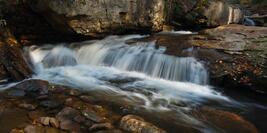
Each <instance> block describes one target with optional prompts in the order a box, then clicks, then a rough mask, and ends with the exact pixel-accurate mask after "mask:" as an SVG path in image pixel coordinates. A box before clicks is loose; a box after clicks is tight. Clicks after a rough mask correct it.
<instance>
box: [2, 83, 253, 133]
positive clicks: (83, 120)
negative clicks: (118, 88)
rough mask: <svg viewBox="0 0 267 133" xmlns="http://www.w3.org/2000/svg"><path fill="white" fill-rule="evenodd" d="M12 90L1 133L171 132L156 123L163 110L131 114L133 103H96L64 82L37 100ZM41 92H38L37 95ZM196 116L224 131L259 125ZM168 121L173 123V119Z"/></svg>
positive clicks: (232, 117)
mask: <svg viewBox="0 0 267 133" xmlns="http://www.w3.org/2000/svg"><path fill="white" fill-rule="evenodd" d="M30 82H35V81H30ZM11 90H12V88H11ZM59 90H60V91H59ZM59 92H60V93H59ZM70 92H71V93H70ZM9 93H10V90H6V91H3V92H0V95H1V96H3V97H1V100H0V126H1V128H0V133H2V132H3V133H8V132H11V133H67V132H75V133H88V132H95V133H128V132H129V133H165V132H172V130H169V129H168V128H167V129H165V127H164V126H163V127H164V128H162V127H159V126H158V125H157V126H156V125H154V124H158V123H157V121H160V120H161V119H162V120H163V121H165V118H164V117H162V118H161V117H160V116H166V118H167V119H169V118H168V115H165V114H164V113H163V114H155V115H153V114H150V115H153V116H149V115H146V114H145V113H144V114H143V115H141V116H142V117H140V116H139V115H130V114H131V113H133V112H135V111H133V110H132V108H131V107H127V106H126V107H124V105H112V104H111V103H108V101H104V103H106V104H103V103H101V102H99V103H97V102H95V101H96V100H95V97H94V96H92V95H89V93H83V92H78V90H74V91H72V89H70V88H68V87H64V86H57V85H49V86H48V88H47V98H46V99H45V100H36V99H35V98H33V97H32V96H31V95H28V93H31V92H28V91H25V95H23V96H22V95H21V96H19V97H9V96H7V97H5V95H8V94H9ZM42 95H43V94H40V93H36V95H35V96H37V97H39V96H42ZM98 100H99V99H98ZM59 103H60V104H59ZM107 103H108V104H107ZM125 108H128V111H126V112H125V111H123V110H124V109H125ZM118 110H120V111H118ZM192 113H195V112H192ZM198 113H199V114H204V115H205V116H206V117H205V118H204V117H198V116H201V115H199V114H198ZM169 115H172V114H169ZM150 117H153V119H150ZM196 118H198V119H199V120H201V121H203V122H206V120H208V122H210V123H212V124H215V125H216V126H217V127H219V128H223V129H224V130H225V131H233V130H235V129H238V130H240V131H244V132H249V133H257V129H256V128H255V126H254V125H253V124H251V123H249V122H248V121H246V120H245V119H243V118H242V117H241V116H239V115H236V114H234V113H230V112H227V111H221V110H214V109H210V108H203V109H200V110H198V111H196ZM157 119H158V120H157ZM147 120H151V121H147ZM220 120H222V121H220ZM167 121H168V122H170V123H172V122H171V119H170V120H167ZM227 123H229V124H227ZM165 124H166V123H165ZM2 125H4V126H2ZM179 131H181V132H195V131H197V130H196V129H193V128H190V127H188V129H187V130H184V129H182V128H180V130H179Z"/></svg>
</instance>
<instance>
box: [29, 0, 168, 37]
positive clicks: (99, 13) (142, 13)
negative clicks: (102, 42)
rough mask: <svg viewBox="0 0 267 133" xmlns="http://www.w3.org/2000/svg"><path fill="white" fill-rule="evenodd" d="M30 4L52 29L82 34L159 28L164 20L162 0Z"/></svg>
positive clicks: (41, 0) (54, 0)
mask: <svg viewBox="0 0 267 133" xmlns="http://www.w3.org/2000/svg"><path fill="white" fill-rule="evenodd" d="M30 4H31V7H33V9H34V10H35V11H37V12H39V13H41V14H43V15H44V16H45V17H46V19H47V20H48V21H49V22H50V23H51V24H52V25H53V26H54V27H55V28H57V29H59V30H61V31H64V32H73V31H74V32H76V33H79V34H85V35H87V34H93V33H106V32H111V33H112V32H115V31H114V30H118V32H123V31H122V30H144V29H143V28H147V29H148V30H152V31H159V30H161V29H162V25H163V22H164V1H163V0H149V1H145V0H94V1H88V0H78V1H73V0H38V1H33V2H31V3H30ZM116 32H117V31H116Z"/></svg>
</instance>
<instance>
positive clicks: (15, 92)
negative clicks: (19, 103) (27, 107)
mask: <svg viewBox="0 0 267 133" xmlns="http://www.w3.org/2000/svg"><path fill="white" fill-rule="evenodd" d="M25 95H26V93H25V92H24V90H18V89H11V90H8V96H10V97H24V96H25Z"/></svg>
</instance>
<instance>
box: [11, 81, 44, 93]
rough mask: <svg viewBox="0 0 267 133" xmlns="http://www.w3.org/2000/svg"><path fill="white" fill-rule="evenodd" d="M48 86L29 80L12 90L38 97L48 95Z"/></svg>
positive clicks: (42, 82)
mask: <svg viewBox="0 0 267 133" xmlns="http://www.w3.org/2000/svg"><path fill="white" fill-rule="evenodd" d="M48 86H49V83H48V82H47V81H43V80H35V79H31V80H25V81H23V82H21V83H19V84H17V85H15V86H14V87H12V88H14V89H18V90H24V91H25V92H26V93H27V94H30V95H33V96H40V95H46V94H48Z"/></svg>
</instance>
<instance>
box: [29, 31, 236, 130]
mask: <svg viewBox="0 0 267 133" xmlns="http://www.w3.org/2000/svg"><path fill="white" fill-rule="evenodd" d="M140 37H142V36H137V35H131V36H110V37H107V38H105V39H103V40H95V41H85V42H80V43H73V44H59V45H55V46H54V45H44V46H40V47H37V46H31V47H29V48H27V49H26V50H25V51H26V54H27V55H28V56H29V57H30V60H31V62H32V64H33V67H34V69H35V72H36V75H34V77H33V78H35V79H43V80H47V81H49V82H50V83H55V84H60V85H65V86H71V87H73V88H77V89H81V90H85V91H87V92H91V94H92V95H94V94H95V95H96V97H97V98H99V99H103V100H106V101H109V102H115V103H119V104H129V106H133V107H135V108H143V109H146V110H153V111H163V112H164V111H174V112H175V115H177V121H180V122H182V123H185V124H188V125H191V126H193V127H195V128H198V129H200V130H203V131H204V130H207V129H206V128H208V127H206V126H205V125H204V124H203V123H202V122H200V121H198V120H197V119H195V118H194V117H193V116H192V115H191V114H190V113H189V111H190V110H191V109H193V108H196V107H198V106H202V105H209V104H216V105H221V106H239V105H238V103H236V102H235V101H233V100H231V99H229V98H228V97H226V96H224V95H222V94H221V93H220V92H219V91H216V90H214V89H213V88H212V87H211V86H209V85H208V72H207V70H206V69H205V67H204V65H203V64H202V63H201V62H199V61H197V60H196V59H195V58H193V57H175V56H170V55H166V54H164V52H165V50H166V49H165V48H164V47H156V46H155V42H153V41H152V42H143V43H135V44H127V43H126V41H127V40H129V39H133V38H140ZM210 130H211V129H209V131H210Z"/></svg>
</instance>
